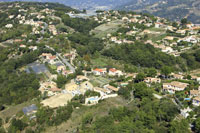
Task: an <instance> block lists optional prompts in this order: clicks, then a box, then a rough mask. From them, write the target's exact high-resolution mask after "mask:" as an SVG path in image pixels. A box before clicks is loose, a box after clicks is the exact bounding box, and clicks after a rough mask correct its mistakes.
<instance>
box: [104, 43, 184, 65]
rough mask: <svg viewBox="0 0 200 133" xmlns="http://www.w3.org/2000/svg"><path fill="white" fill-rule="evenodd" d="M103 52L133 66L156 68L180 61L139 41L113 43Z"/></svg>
mask: <svg viewBox="0 0 200 133" xmlns="http://www.w3.org/2000/svg"><path fill="white" fill-rule="evenodd" d="M103 54H104V55H105V56H109V57H112V58H113V59H116V60H123V61H125V62H127V63H131V64H133V65H135V66H141V67H149V68H150V67H154V68H157V69H160V68H162V67H163V66H170V67H174V65H175V64H178V63H180V61H179V60H178V59H177V58H175V57H173V56H170V55H167V54H165V53H163V52H161V51H159V50H158V49H156V48H154V47H153V46H152V45H149V44H143V43H141V42H136V43H135V44H124V45H115V46H113V47H111V48H109V49H106V50H105V51H104V52H103ZM180 64H181V63H180ZM182 69H184V68H182Z"/></svg>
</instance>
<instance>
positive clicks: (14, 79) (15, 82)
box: [0, 47, 49, 105]
mask: <svg viewBox="0 0 200 133" xmlns="http://www.w3.org/2000/svg"><path fill="white" fill-rule="evenodd" d="M10 52H12V51H11V50H8V49H6V48H1V49H0V53H1V56H0V80H1V84H0V105H2V104H19V103H23V102H25V101H27V100H31V99H32V98H34V97H36V96H38V95H39V94H40V93H39V91H38V88H39V80H38V78H37V76H36V75H35V74H33V73H30V74H27V73H25V72H21V71H20V68H21V67H23V66H25V65H27V64H29V63H32V62H34V61H35V60H37V59H38V56H39V55H40V54H41V53H42V52H49V50H46V49H44V48H42V47H41V48H40V49H39V50H37V51H33V52H28V53H25V54H24V55H23V56H21V57H19V58H15V59H9V60H7V57H8V55H9V53H10Z"/></svg>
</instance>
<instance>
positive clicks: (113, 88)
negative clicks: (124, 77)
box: [104, 84, 119, 92]
mask: <svg viewBox="0 0 200 133" xmlns="http://www.w3.org/2000/svg"><path fill="white" fill-rule="evenodd" d="M104 88H105V89H108V90H110V91H112V92H118V91H119V88H116V87H114V86H111V85H109V84H108V85H105V86H104Z"/></svg>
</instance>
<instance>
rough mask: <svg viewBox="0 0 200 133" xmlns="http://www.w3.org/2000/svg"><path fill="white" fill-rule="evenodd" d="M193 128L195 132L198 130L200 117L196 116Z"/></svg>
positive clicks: (199, 129)
mask: <svg viewBox="0 0 200 133" xmlns="http://www.w3.org/2000/svg"><path fill="white" fill-rule="evenodd" d="M194 129H195V132H199V131H200V117H198V118H197V119H196V120H195V122H194Z"/></svg>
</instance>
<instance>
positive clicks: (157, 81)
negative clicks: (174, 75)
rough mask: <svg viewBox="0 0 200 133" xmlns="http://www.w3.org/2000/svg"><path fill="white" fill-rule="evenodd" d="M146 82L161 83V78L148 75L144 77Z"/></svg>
mask: <svg viewBox="0 0 200 133" xmlns="http://www.w3.org/2000/svg"><path fill="white" fill-rule="evenodd" d="M144 82H146V83H161V79H160V78H152V77H147V78H145V79H144Z"/></svg>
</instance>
